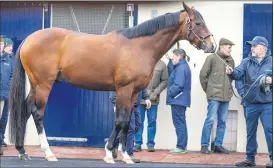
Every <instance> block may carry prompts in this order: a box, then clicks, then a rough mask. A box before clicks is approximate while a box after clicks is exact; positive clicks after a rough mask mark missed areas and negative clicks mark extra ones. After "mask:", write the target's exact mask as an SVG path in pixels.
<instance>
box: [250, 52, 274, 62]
mask: <svg viewBox="0 0 274 168" xmlns="http://www.w3.org/2000/svg"><path fill="white" fill-rule="evenodd" d="M248 57H249V58H250V60H251V61H253V62H255V63H256V64H260V63H259V61H258V60H257V57H255V56H252V55H251V52H250V53H249V54H248ZM270 57H271V51H270V50H267V52H266V55H265V56H264V58H263V60H262V61H261V63H262V62H264V61H266V60H268V59H269V58H270Z"/></svg>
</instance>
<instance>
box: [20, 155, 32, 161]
mask: <svg viewBox="0 0 274 168" xmlns="http://www.w3.org/2000/svg"><path fill="white" fill-rule="evenodd" d="M19 158H20V160H31V159H30V157H29V155H28V154H21V155H19Z"/></svg>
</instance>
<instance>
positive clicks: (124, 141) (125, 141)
mask: <svg viewBox="0 0 274 168" xmlns="http://www.w3.org/2000/svg"><path fill="white" fill-rule="evenodd" d="M131 113H132V110H131V109H128V110H126V111H125V115H121V116H123V117H121V119H120V120H121V121H122V122H123V124H122V129H121V133H120V138H119V147H118V151H120V152H121V154H122V156H123V162H125V163H129V164H131V163H134V162H133V161H132V160H131V158H130V156H129V155H128V150H130V149H129V148H131V147H129V145H131V144H132V143H133V136H132V137H128V132H129V130H130V120H131ZM131 127H133V126H131ZM132 129H133V128H131V130H130V131H132ZM132 147H133V146H132Z"/></svg>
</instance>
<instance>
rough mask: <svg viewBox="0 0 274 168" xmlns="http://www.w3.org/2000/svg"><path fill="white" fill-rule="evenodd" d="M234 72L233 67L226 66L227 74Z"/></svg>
mask: <svg viewBox="0 0 274 168" xmlns="http://www.w3.org/2000/svg"><path fill="white" fill-rule="evenodd" d="M232 72H233V69H232V68H231V67H229V66H226V73H227V74H232Z"/></svg>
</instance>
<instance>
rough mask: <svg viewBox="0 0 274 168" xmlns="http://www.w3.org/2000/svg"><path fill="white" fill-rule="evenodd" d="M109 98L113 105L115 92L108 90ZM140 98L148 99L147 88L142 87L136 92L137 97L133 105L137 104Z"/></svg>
mask: <svg viewBox="0 0 274 168" xmlns="http://www.w3.org/2000/svg"><path fill="white" fill-rule="evenodd" d="M109 99H110V101H111V103H112V104H114V105H115V104H116V92H110V96H109ZM142 99H144V100H148V99H149V96H148V93H147V89H143V90H142V91H140V92H139V93H138V97H137V99H136V102H135V106H138V105H139V104H140V102H141V100H142Z"/></svg>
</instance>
